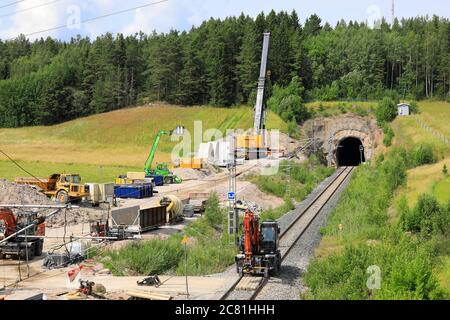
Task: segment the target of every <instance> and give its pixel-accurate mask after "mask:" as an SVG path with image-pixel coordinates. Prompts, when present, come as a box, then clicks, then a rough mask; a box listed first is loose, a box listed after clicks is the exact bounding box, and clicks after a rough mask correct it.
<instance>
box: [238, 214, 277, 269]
mask: <svg viewBox="0 0 450 320" xmlns="http://www.w3.org/2000/svg"><path fill="white" fill-rule="evenodd" d="M242 226H243V230H242V237H241V239H240V242H239V250H240V252H239V254H237V255H236V258H235V260H236V270H237V272H238V273H239V275H241V276H242V275H244V274H250V275H264V277H266V278H267V277H269V275H275V274H277V273H278V272H279V271H280V269H281V254H280V250H279V248H278V246H279V238H280V227H279V226H278V222H276V221H265V222H263V223H261V224H260V223H259V217H258V216H257V215H256V214H255V213H253V212H251V211H249V210H246V211H245V214H244V220H243V225H242Z"/></svg>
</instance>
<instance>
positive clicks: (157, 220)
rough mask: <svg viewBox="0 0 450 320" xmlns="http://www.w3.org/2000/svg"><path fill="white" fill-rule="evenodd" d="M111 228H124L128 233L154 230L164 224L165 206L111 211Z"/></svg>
mask: <svg viewBox="0 0 450 320" xmlns="http://www.w3.org/2000/svg"><path fill="white" fill-rule="evenodd" d="M111 222H112V228H113V229H114V228H119V227H122V228H125V230H126V231H128V232H135V233H139V232H144V231H147V230H151V229H156V228H158V227H160V226H162V225H164V224H165V222H166V206H156V207H152V208H147V209H140V207H139V206H132V207H125V208H116V209H112V210H111Z"/></svg>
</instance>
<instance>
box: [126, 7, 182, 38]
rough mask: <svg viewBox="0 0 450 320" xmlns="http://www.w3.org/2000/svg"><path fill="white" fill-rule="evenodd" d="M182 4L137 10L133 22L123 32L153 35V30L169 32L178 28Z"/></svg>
mask: <svg viewBox="0 0 450 320" xmlns="http://www.w3.org/2000/svg"><path fill="white" fill-rule="evenodd" d="M179 4H180V3H177V2H175V1H169V2H165V3H160V4H156V5H154V6H150V7H147V8H142V9H137V10H136V11H135V13H134V16H133V20H132V21H131V22H130V23H129V24H127V25H126V26H125V27H123V29H122V30H121V32H122V33H124V34H126V35H128V34H133V33H136V32H139V31H143V32H146V33H151V32H152V31H153V30H155V29H156V30H157V31H159V32H167V31H169V30H170V29H172V28H176V26H177V25H178V22H179V14H180V13H181V12H182V10H180V6H179Z"/></svg>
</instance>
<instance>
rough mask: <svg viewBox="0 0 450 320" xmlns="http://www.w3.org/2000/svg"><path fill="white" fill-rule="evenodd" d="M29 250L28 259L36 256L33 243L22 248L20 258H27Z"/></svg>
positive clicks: (23, 259)
mask: <svg viewBox="0 0 450 320" xmlns="http://www.w3.org/2000/svg"><path fill="white" fill-rule="evenodd" d="M27 251H28V261H30V260H33V258H34V245H32V246H31V247H29V248H28V247H24V248H22V249H20V253H19V256H20V257H19V258H20V260H22V261H25V260H27Z"/></svg>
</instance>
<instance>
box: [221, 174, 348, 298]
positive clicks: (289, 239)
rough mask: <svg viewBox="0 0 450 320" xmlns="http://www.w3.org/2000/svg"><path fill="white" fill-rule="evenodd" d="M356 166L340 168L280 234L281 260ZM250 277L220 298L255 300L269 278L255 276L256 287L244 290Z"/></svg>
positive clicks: (243, 279)
mask: <svg viewBox="0 0 450 320" xmlns="http://www.w3.org/2000/svg"><path fill="white" fill-rule="evenodd" d="M353 169H354V167H343V168H340V171H339V173H338V174H337V175H336V177H334V178H333V180H331V181H330V182H329V184H328V185H327V186H326V187H325V188H324V189H323V190H322V191H321V192H320V193H319V194H318V195H317V196H316V197H315V198H314V199H313V200H312V201H311V203H310V204H309V205H308V206H306V207H305V208H304V209H303V210H302V211H300V212H299V213H298V214H297V216H296V217H295V218H294V220H293V221H292V222H291V223H290V224H289V225H288V226H287V227H286V228H285V229H284V230H282V232H281V234H280V252H281V261H283V260H284V259H285V258H286V257H287V256H288V254H289V252H290V251H291V249H292V248H293V247H294V246H295V244H296V243H297V241H298V240H299V239H300V237H301V236H302V235H303V234H304V232H305V231H306V230H307V229H308V227H309V225H310V224H311V223H312V222H313V221H314V219H315V218H316V216H317V215H318V214H319V212H320V211H321V210H322V208H323V207H324V206H325V205H326V204H327V202H328V201H329V200H330V198H331V197H332V196H333V195H334V194H335V193H336V192H337V190H338V189H339V187H340V186H341V185H342V183H343V182H344V181H345V179H346V178H347V177H348V175H349V174H350V173H351V172H352V170H353ZM248 278H250V277H240V278H239V279H237V280H236V281H235V283H233V285H232V286H231V287H230V288H229V289H228V290H227V291H226V292H225V293H224V294H223V295H222V297H221V298H220V300H233V298H234V299H239V300H254V299H256V297H257V296H258V294H259V293H260V292H261V290H262V288H264V286H265V285H266V284H267V282H268V279H267V278H255V277H252V278H253V279H256V280H254V281H250V282H253V286H254V288H252V289H251V290H243V289H242V287H244V286H245V285H246V283H247V282H249V281H248Z"/></svg>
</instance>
